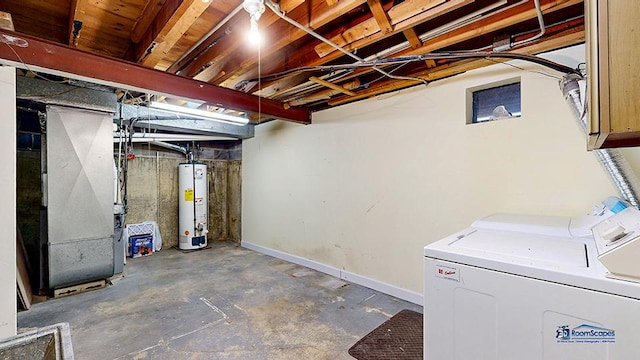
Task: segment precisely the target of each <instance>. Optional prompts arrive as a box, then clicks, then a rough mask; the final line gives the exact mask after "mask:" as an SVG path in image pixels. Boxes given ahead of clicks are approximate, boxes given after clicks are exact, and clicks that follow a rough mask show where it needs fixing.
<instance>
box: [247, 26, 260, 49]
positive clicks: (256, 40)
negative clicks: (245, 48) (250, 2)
mask: <svg viewBox="0 0 640 360" xmlns="http://www.w3.org/2000/svg"><path fill="white" fill-rule="evenodd" d="M248 39H249V43H251V44H252V45H260V43H262V35H260V31H258V22H256V21H253V20H252V21H251V29H249V34H248Z"/></svg>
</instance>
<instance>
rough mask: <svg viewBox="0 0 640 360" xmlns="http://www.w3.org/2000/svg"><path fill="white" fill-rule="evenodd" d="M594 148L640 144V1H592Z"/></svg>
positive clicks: (589, 16) (590, 73)
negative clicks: (639, 45) (639, 19)
mask: <svg viewBox="0 0 640 360" xmlns="http://www.w3.org/2000/svg"><path fill="white" fill-rule="evenodd" d="M585 6H586V19H587V32H588V34H587V65H588V68H587V71H588V77H589V89H590V97H589V100H590V120H589V130H590V131H589V148H590V149H595V148H608V147H622V146H637V145H640V101H639V100H640V99H639V97H640V48H638V46H637V45H638V44H640V22H639V21H638V18H639V17H640V2H639V1H615V0H587V1H585Z"/></svg>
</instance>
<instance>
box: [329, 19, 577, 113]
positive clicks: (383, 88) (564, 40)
mask: <svg viewBox="0 0 640 360" xmlns="http://www.w3.org/2000/svg"><path fill="white" fill-rule="evenodd" d="M582 42H584V25H583V26H579V27H576V28H573V29H570V30H567V31H564V32H561V33H559V34H557V35H554V36H553V37H550V38H543V39H540V40H537V41H536V42H534V43H532V44H530V45H527V46H524V47H522V48H519V49H518V52H520V53H524V54H537V53H542V52H547V51H551V50H555V49H558V48H561V47H566V46H571V45H576V44H580V43H582ZM505 61H509V59H490V60H488V59H472V60H461V61H456V62H452V63H449V64H446V65H441V66H438V67H436V68H434V69H431V70H424V71H420V72H416V73H413V74H409V75H407V76H412V77H419V78H422V79H425V80H428V81H435V80H439V79H443V78H447V77H450V76H453V75H457V74H461V73H464V72H467V71H471V70H474V69H478V68H481V67H484V66H488V65H493V64H496V63H501V62H505ZM551 71H552V70H551ZM416 84H418V82H416V81H408V80H400V81H397V80H396V81H394V80H387V81H384V82H381V83H380V84H378V85H376V86H372V87H370V88H369V89H366V90H362V91H360V92H358V94H357V95H356V96H342V97H339V98H336V99H332V100H329V101H328V102H327V103H328V104H329V105H330V106H338V105H343V104H346V103H349V102H353V101H356V100H362V99H366V98H369V97H372V96H376V95H380V94H384V93H388V92H390V91H396V90H400V89H404V88H407V87H410V86H414V85H416Z"/></svg>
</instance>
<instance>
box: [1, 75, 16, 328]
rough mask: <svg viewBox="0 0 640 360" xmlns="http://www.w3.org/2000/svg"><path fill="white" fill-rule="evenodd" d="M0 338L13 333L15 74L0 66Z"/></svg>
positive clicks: (14, 283)
mask: <svg viewBox="0 0 640 360" xmlns="http://www.w3.org/2000/svg"><path fill="white" fill-rule="evenodd" d="M0 109H3V110H2V111H3V116H2V120H3V121H0V158H1V159H0V163H2V171H0V198H1V199H2V203H1V204H0V254H2V261H0V338H5V337H8V336H13V335H15V334H16V306H17V304H16V72H15V69H14V68H11V67H0Z"/></svg>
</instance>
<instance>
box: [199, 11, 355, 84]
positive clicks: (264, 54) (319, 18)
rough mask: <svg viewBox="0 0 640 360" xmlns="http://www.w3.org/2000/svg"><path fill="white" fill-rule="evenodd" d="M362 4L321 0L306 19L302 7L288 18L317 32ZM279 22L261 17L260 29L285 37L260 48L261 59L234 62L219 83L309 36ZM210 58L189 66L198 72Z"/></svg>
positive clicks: (205, 76) (209, 75) (270, 15)
mask: <svg viewBox="0 0 640 360" xmlns="http://www.w3.org/2000/svg"><path fill="white" fill-rule="evenodd" d="M365 2H366V0H343V1H340V2H338V3H336V4H335V5H334V6H328V5H327V4H326V3H325V2H322V1H321V2H314V3H313V5H314V6H315V7H314V8H312V9H311V10H310V14H311V16H309V13H307V12H306V11H305V9H304V7H303V6H300V7H297V8H296V9H294V10H293V11H292V12H291V14H289V16H290V17H291V18H292V19H294V20H296V21H297V22H299V23H302V24H307V26H308V27H309V28H311V29H316V28H319V27H321V26H324V25H326V24H328V23H329V22H331V21H332V20H334V19H336V18H338V17H339V16H340V15H342V14H344V13H346V12H349V11H351V10H353V9H355V8H357V7H358V6H360V5H362V4H363V3H365ZM278 19H279V17H278V16H277V15H275V14H273V13H272V12H271V11H270V10H267V11H266V12H265V14H264V15H262V18H260V26H261V27H263V28H265V27H269V29H271V27H272V26H273V27H277V28H280V29H282V30H276V31H274V32H275V33H283V34H286V36H281V37H278V38H276V39H273V40H274V41H273V42H271V43H269V46H268V47H265V48H264V49H261V54H260V58H258V56H257V54H256V56H254V57H250V58H248V59H246V60H245V61H242V62H240V63H239V66H238V64H237V63H233V65H232V66H234V68H233V69H232V71H228V72H227V73H229V74H230V75H229V76H226V77H224V78H222V79H221V81H225V80H228V79H230V78H237V77H238V76H240V75H242V74H244V73H246V72H247V71H248V69H252V68H253V66H255V65H256V64H257V63H258V61H262V62H264V63H267V62H269V61H271V60H270V57H271V56H273V55H274V54H276V53H277V52H279V51H280V50H282V49H284V48H285V47H287V46H289V45H291V44H292V43H294V42H296V41H297V40H299V39H301V38H302V37H304V36H306V35H308V34H307V33H306V32H305V31H303V30H301V29H298V28H294V27H292V26H291V25H289V24H286V23H283V22H281V21H280V22H278V23H277V24H276V21H277V20H278ZM247 21H248V20H247ZM241 43H242V42H238V41H234V44H232V45H230V46H233V48H234V49H235V48H236V47H237V46H238V44H241ZM221 47H222V46H221ZM223 48H227V47H226V46H225V47H223ZM232 54H233V51H228V52H226V53H225V54H224V55H225V56H224V57H228V56H230V55H232ZM213 55H214V54H205V55H203V57H202V58H201V59H198V60H197V61H196V62H194V64H193V65H192V69H195V70H196V71H197V69H198V68H197V67H198V66H204V65H206V64H207V63H208V62H209V61H212V60H213V59H214V58H212V56H213ZM224 57H221V56H217V57H215V59H216V60H217V61H218V62H219V63H226V62H225V61H224V60H222V59H221V58H224ZM236 67H237V68H236ZM186 75H187V76H196V75H197V76H198V79H200V80H202V81H209V80H211V79H213V78H214V76H215V75H216V74H214V71H210V72H208V73H206V74H193V73H187V74H186ZM232 82H233V81H232Z"/></svg>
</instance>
